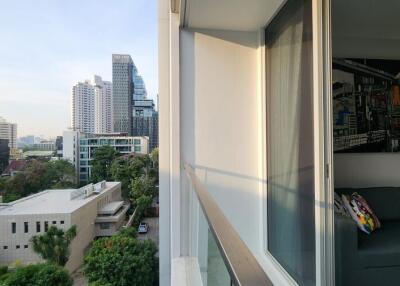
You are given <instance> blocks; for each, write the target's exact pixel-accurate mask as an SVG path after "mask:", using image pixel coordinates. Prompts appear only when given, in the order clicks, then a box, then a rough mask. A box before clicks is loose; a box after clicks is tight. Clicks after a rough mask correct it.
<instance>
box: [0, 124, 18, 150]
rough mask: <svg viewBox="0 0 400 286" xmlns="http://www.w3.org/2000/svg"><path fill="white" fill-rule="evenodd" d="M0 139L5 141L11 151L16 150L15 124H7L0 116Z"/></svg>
mask: <svg viewBox="0 0 400 286" xmlns="http://www.w3.org/2000/svg"><path fill="white" fill-rule="evenodd" d="M0 139H7V140H8V146H9V147H10V150H11V149H16V148H17V124H16V123H10V122H7V121H6V120H5V119H4V118H3V117H1V116H0Z"/></svg>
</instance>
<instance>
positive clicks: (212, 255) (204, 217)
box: [171, 164, 273, 286]
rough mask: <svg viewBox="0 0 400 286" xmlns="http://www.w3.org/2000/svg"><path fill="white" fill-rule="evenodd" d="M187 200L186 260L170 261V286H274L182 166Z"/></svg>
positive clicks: (192, 175) (195, 180)
mask: <svg viewBox="0 0 400 286" xmlns="http://www.w3.org/2000/svg"><path fill="white" fill-rule="evenodd" d="M185 173H186V175H187V180H188V186H190V187H189V190H188V191H189V196H190V202H191V205H190V215H189V216H190V218H189V219H190V221H191V224H190V230H189V233H190V235H189V240H190V241H189V252H188V256H182V257H179V258H175V259H173V260H172V265H171V268H172V273H171V277H172V280H171V284H172V285H208V286H213V285H226V286H230V285H250V286H251V285H273V284H272V283H271V281H270V279H269V278H268V276H267V274H266V273H265V271H264V270H263V269H262V267H261V266H260V265H259V263H258V261H257V259H256V258H255V257H254V256H253V254H252V253H251V251H250V250H249V248H248V247H247V246H246V244H245V243H244V242H243V241H242V239H241V238H240V236H239V234H238V233H237V232H236V231H235V230H234V228H233V226H232V225H231V223H230V222H229V221H228V219H227V218H226V217H225V215H224V214H223V213H222V211H221V209H220V208H219V206H218V205H217V203H216V202H215V201H214V199H213V198H212V196H211V195H210V193H209V192H208V191H207V190H206V188H205V187H204V185H203V184H202V183H201V182H200V180H199V179H198V178H197V176H196V174H195V172H194V170H193V168H192V167H191V166H189V165H187V164H186V165H185Z"/></svg>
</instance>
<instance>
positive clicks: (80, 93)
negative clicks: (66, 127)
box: [71, 80, 95, 133]
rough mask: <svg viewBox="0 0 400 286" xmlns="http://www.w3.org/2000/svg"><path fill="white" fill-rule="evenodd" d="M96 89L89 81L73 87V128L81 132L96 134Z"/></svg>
mask: <svg viewBox="0 0 400 286" xmlns="http://www.w3.org/2000/svg"><path fill="white" fill-rule="evenodd" d="M94 102H95V101H94V87H93V85H92V84H91V83H90V81H89V80H86V81H84V82H78V83H77V84H75V85H74V86H73V87H72V106H71V127H72V128H73V129H74V130H79V131H81V132H88V133H93V132H94V126H95V123H94V108H95V105H94Z"/></svg>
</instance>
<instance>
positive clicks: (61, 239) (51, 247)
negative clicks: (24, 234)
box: [32, 226, 76, 266]
mask: <svg viewBox="0 0 400 286" xmlns="http://www.w3.org/2000/svg"><path fill="white" fill-rule="evenodd" d="M75 236H76V226H71V227H70V228H69V229H68V230H67V231H66V232H64V230H62V229H59V228H57V227H55V226H51V227H50V228H49V229H48V231H47V232H46V233H45V234H43V235H37V236H34V237H32V244H33V250H34V251H35V252H36V253H38V254H39V255H40V256H41V257H42V258H43V259H46V260H47V261H49V262H53V263H56V264H58V265H60V266H64V265H65V264H66V263H67V261H68V258H69V245H70V243H71V241H72V240H73V239H74V237H75Z"/></svg>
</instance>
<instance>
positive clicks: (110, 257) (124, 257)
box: [84, 235, 157, 286]
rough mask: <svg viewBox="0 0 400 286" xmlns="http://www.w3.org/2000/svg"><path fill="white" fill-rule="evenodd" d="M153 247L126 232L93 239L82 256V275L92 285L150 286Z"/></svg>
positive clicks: (154, 269)
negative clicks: (88, 248)
mask: <svg viewBox="0 0 400 286" xmlns="http://www.w3.org/2000/svg"><path fill="white" fill-rule="evenodd" d="M156 252H157V247H156V245H155V244H154V242H152V241H150V240H145V241H139V240H137V239H135V238H131V237H129V236H126V235H116V236H112V237H110V238H101V239H99V240H96V241H95V242H94V243H93V245H92V247H91V249H90V250H89V252H88V254H87V255H86V257H85V270H84V271H85V276H86V277H87V278H88V279H89V282H91V283H93V284H94V285H112V286H128V285H129V286H150V285H154V283H155V281H156V278H157V277H156V276H157V260H156V258H155V254H156Z"/></svg>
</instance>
